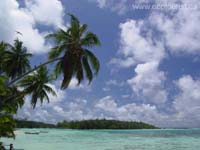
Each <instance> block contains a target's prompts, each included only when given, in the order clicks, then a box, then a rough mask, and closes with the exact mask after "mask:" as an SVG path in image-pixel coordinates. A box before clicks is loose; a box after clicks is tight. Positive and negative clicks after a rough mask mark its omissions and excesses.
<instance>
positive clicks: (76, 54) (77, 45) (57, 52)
mask: <svg viewBox="0 0 200 150" xmlns="http://www.w3.org/2000/svg"><path fill="white" fill-rule="evenodd" d="M70 17H71V25H70V26H69V27H67V29H66V30H65V31H64V30H62V29H60V30H58V31H57V32H56V33H53V34H49V35H48V36H47V38H50V39H53V41H54V44H55V46H54V47H53V48H52V49H51V50H50V52H49V54H48V61H47V62H44V63H42V64H40V65H38V66H36V67H34V68H31V65H30V58H31V56H32V54H31V53H28V50H27V49H26V47H24V45H23V42H22V41H20V40H19V39H16V40H15V41H14V44H13V45H12V44H9V43H5V42H3V41H2V42H1V43H0V138H1V137H2V136H7V137H14V132H13V131H14V128H15V120H14V118H13V116H14V115H15V114H16V113H17V111H18V109H19V108H21V107H23V104H24V100H25V97H26V96H27V95H29V96H30V97H31V104H32V106H33V108H35V107H36V104H37V103H38V101H40V102H41V103H43V102H44V100H47V101H48V102H49V101H50V99H49V96H48V95H49V94H52V95H56V93H55V91H54V90H53V89H52V87H51V85H50V83H51V82H52V81H53V80H55V79H57V78H58V76H59V75H63V82H62V84H61V88H62V89H66V88H67V87H68V85H69V83H70V81H71V79H72V78H73V77H75V78H77V80H78V81H79V84H80V83H81V81H83V79H84V77H86V78H87V79H88V80H89V83H90V82H91V81H92V79H93V76H94V75H96V74H97V73H98V71H99V68H100V64H99V61H98V59H97V57H96V56H95V55H94V54H93V53H92V52H91V51H90V50H88V49H90V48H93V46H99V45H100V41H99V39H98V38H97V36H96V35H95V34H94V33H92V32H89V31H87V25H86V24H83V25H82V24H80V22H79V20H78V19H77V18H76V17H75V16H73V15H71V14H70ZM53 62H57V64H56V65H55V69H54V71H53V73H51V72H49V71H48V68H47V65H48V64H50V63H53Z"/></svg>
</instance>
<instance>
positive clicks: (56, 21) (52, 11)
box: [25, 0, 64, 28]
mask: <svg viewBox="0 0 200 150" xmlns="http://www.w3.org/2000/svg"><path fill="white" fill-rule="evenodd" d="M25 2H26V7H27V9H28V10H29V11H30V13H31V14H32V16H33V17H34V19H35V20H36V22H39V23H42V24H46V25H53V26H55V28H60V27H62V26H63V16H64V8H63V6H62V3H61V1H59V0H50V1H48V2H47V1H46V0H26V1H25Z"/></svg>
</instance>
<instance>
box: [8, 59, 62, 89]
mask: <svg viewBox="0 0 200 150" xmlns="http://www.w3.org/2000/svg"><path fill="white" fill-rule="evenodd" d="M62 58H63V57H58V58H55V59H52V60H49V61H47V62H45V63H43V64H40V65H39V66H36V67H35V68H33V69H31V70H29V71H28V72H26V73H24V74H23V75H21V76H19V77H17V78H15V79H13V80H12V81H10V82H9V83H8V84H7V86H10V85H12V84H14V83H15V82H17V81H19V80H20V79H22V78H24V77H25V76H26V75H28V74H30V73H32V72H33V71H36V70H37V69H39V68H40V67H42V66H46V65H48V64H50V63H52V62H55V61H58V60H61V59H62Z"/></svg>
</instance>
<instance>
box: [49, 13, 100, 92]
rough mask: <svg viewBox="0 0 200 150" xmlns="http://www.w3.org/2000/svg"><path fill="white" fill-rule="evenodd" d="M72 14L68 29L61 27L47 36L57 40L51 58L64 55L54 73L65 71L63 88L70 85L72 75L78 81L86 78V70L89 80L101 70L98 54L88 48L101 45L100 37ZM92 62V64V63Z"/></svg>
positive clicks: (56, 74) (56, 75)
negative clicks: (88, 29)
mask: <svg viewBox="0 0 200 150" xmlns="http://www.w3.org/2000/svg"><path fill="white" fill-rule="evenodd" d="M70 16H71V26H70V27H69V28H67V30H66V31H64V30H63V29H60V30H59V31H57V32H56V33H54V34H49V35H48V36H47V38H51V39H53V40H54V41H55V43H56V46H55V47H54V48H52V49H51V51H50V52H49V59H55V58H57V57H59V56H60V55H62V57H61V59H60V60H59V61H58V63H57V65H56V67H55V70H54V73H55V77H58V75H59V74H61V73H63V76H64V78H63V82H62V86H61V87H62V88H63V89H65V88H67V87H68V85H69V83H70V81H71V79H72V77H76V78H77V80H78V83H79V84H80V82H81V81H82V80H83V79H84V72H85V76H86V78H87V79H88V80H89V82H91V81H92V79H93V75H96V74H97V73H98V71H99V67H100V65H99V61H98V59H97V58H96V56H95V55H94V54H93V53H92V52H91V51H90V50H88V49H89V48H92V47H93V46H99V45H100V41H99V39H98V37H97V36H96V35H95V34H94V33H92V32H89V31H87V25H86V24H83V25H81V24H80V22H79V20H78V19H77V18H76V17H75V16H73V15H70ZM90 64H91V65H90Z"/></svg>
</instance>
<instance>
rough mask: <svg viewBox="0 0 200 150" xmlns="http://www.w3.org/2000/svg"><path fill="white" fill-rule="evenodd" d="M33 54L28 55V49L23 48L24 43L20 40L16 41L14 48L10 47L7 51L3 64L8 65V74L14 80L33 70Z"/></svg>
mask: <svg viewBox="0 0 200 150" xmlns="http://www.w3.org/2000/svg"><path fill="white" fill-rule="evenodd" d="M31 56H32V54H30V53H27V49H26V48H25V47H24V46H23V43H22V42H21V41H19V40H18V39H16V40H15V42H14V46H12V45H9V46H8V48H7V50H6V51H5V54H4V58H3V63H4V64H6V66H3V67H6V68H4V69H3V70H5V72H6V74H7V75H8V76H9V77H11V79H14V78H16V77H18V76H20V75H22V74H23V73H25V72H26V71H27V70H29V69H30V68H31V66H30V62H29V58H30V57H31Z"/></svg>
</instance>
